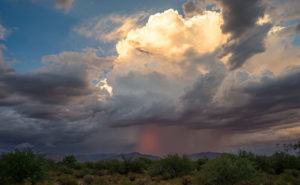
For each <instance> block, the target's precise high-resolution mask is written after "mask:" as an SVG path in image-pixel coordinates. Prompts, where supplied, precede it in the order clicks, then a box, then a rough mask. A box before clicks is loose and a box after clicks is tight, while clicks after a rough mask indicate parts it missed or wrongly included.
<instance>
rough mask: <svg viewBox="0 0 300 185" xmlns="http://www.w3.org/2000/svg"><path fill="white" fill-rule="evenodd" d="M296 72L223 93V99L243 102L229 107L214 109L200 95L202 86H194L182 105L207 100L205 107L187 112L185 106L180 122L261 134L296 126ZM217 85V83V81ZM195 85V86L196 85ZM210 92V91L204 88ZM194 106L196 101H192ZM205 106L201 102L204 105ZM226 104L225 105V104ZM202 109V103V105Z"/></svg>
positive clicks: (299, 112) (299, 111)
mask: <svg viewBox="0 0 300 185" xmlns="http://www.w3.org/2000/svg"><path fill="white" fill-rule="evenodd" d="M299 79H300V68H299V67H294V68H290V69H287V70H286V71H285V72H283V73H282V74H280V75H279V76H278V77H272V78H271V77H268V76H266V77H263V78H261V80H259V81H253V82H251V81H250V82H249V83H248V85H247V86H241V87H235V88H232V89H231V90H230V92H224V93H225V94H226V96H225V97H224V99H231V100H233V102H239V101H244V100H243V98H241V97H242V96H238V94H241V95H243V97H244V98H245V97H247V101H246V102H245V103H241V104H240V105H239V104H238V103H236V105H235V104H233V105H230V106H218V105H214V103H213V102H212V101H211V98H212V97H211V96H205V95H203V92H202V91H203V88H199V87H204V86H203V84H205V83H203V82H202V83H200V84H202V85H200V84H198V85H196V86H195V87H194V88H193V89H191V91H189V92H188V93H187V94H186V96H184V97H183V102H192V100H194V99H195V97H197V95H202V96H200V97H202V98H203V99H205V98H208V99H210V100H209V104H208V106H204V107H203V104H202V102H203V101H199V102H198V103H196V105H193V107H198V109H194V108H193V107H192V109H191V110H194V112H192V111H190V109H189V107H190V106H189V105H192V104H191V103H187V104H186V105H185V106H186V108H185V109H186V111H185V112H186V113H184V114H183V117H182V118H181V119H182V120H184V119H187V120H189V122H190V124H191V125H193V126H192V127H193V128H201V129H203V128H214V129H229V130H230V129H231V130H239V131H246V132H247V131H251V130H252V131H254V130H260V129H261V130H263V129H267V128H270V127H273V126H276V125H282V124H289V123H294V122H297V121H298V120H299V118H300V101H299V100H300V88H299V87H300V86H299V85H300V80H299ZM217 81H218V80H217ZM198 83H199V82H198ZM205 89H211V88H207V87H206V88H205ZM196 102H197V101H196ZM204 102H205V101H204ZM227 103H228V102H227ZM204 105H205V103H204Z"/></svg>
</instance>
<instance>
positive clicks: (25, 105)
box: [0, 0, 300, 152]
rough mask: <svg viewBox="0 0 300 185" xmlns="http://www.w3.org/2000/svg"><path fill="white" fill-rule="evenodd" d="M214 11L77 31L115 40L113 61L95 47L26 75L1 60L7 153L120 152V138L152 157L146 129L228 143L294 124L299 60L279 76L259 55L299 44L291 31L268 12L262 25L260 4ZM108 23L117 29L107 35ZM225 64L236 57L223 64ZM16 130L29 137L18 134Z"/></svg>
mask: <svg viewBox="0 0 300 185" xmlns="http://www.w3.org/2000/svg"><path fill="white" fill-rule="evenodd" d="M194 3H195V2H194ZM189 6H191V5H189ZM217 6H218V7H220V11H214V10H203V11H201V12H200V11H199V12H198V11H196V12H195V11H193V13H192V14H189V16H186V17H184V16H182V15H180V14H179V13H178V11H176V10H173V9H170V10H166V11H164V12H161V13H157V14H153V15H151V16H149V19H148V20H145V17H144V15H145V14H139V15H133V16H129V17H128V19H125V20H126V21H125V22H124V24H121V21H120V20H122V19H123V18H125V17H124V16H120V17H118V16H117V15H114V16H110V17H106V18H105V19H104V20H102V21H101V20H98V19H97V20H96V21H95V20H92V21H91V22H85V23H84V24H82V25H79V26H78V27H76V28H74V30H75V31H76V32H77V33H79V34H81V35H84V36H86V37H88V38H89V39H95V40H97V41H99V43H101V42H103V41H104V42H116V45H115V46H116V53H117V55H116V56H109V57H99V56H98V55H97V50H96V49H88V50H86V51H85V52H61V53H60V54H57V55H48V56H45V57H43V59H42V62H44V63H46V64H47V65H45V66H44V67H42V68H40V69H38V70H35V71H33V72H30V73H23V74H21V73H17V72H16V71H14V70H13V69H12V68H9V67H4V66H5V65H3V64H4V63H6V62H5V61H4V59H1V57H0V87H1V89H0V109H1V111H0V115H1V116H0V123H4V122H5V123H9V124H2V125H1V126H2V128H3V130H5V131H6V134H4V133H1V134H0V135H2V134H3V135H2V136H3V137H5V138H1V141H3V142H2V143H0V144H1V146H4V145H5V147H7V146H8V145H20V144H22V143H29V144H30V145H32V146H36V147H41V146H44V147H45V146H46V148H47V147H49V148H51V147H53V148H55V147H56V146H59V147H62V146H65V145H69V146H71V145H73V144H78V143H80V142H81V144H82V143H85V144H88V143H93V144H94V145H97V144H96V143H98V141H99V140H101V139H99V138H101V136H102V134H103V135H105V138H102V139H103V140H101V146H102V145H103V146H104V145H105V143H109V142H107V140H109V141H113V142H112V143H111V145H114V146H118V147H120V146H119V144H118V142H119V138H122V144H124V146H126V147H125V148H127V149H128V150H129V149H134V147H135V146H136V147H137V148H142V149H143V150H145V151H148V150H147V149H145V148H143V147H141V143H140V142H139V141H138V138H139V137H138V136H139V129H140V128H142V129H141V130H142V133H141V136H140V138H141V139H143V140H145V137H146V136H145V135H143V133H145V134H149V132H147V130H146V131H145V129H146V128H148V127H150V126H149V125H153V124H154V125H156V126H155V128H158V127H161V128H162V127H164V126H170V127H172V128H173V129H174V130H175V131H177V132H178V128H181V127H184V128H185V129H184V130H186V132H188V131H187V130H193V131H195V134H197V133H198V132H196V131H197V130H201V131H203V132H204V130H205V132H206V130H210V131H212V130H213V131H218V133H219V135H220V133H222V134H224V136H226V138H228V137H229V136H230V135H231V134H232V133H236V132H238V133H239V134H243V133H249V132H252V133H255V132H257V131H262V130H268V129H272V128H274V127H278V126H283V125H287V124H297V120H298V119H299V117H300V113H299V111H300V103H299V101H298V100H299V99H300V97H299V94H300V92H299V85H300V84H299V83H300V81H299V79H300V78H299V74H300V71H299V64H298V63H297V62H294V61H296V60H297V56H296V55H293V57H292V58H290V59H289V60H291V61H289V62H288V63H285V64H286V65H282V66H281V67H280V68H278V69H276V70H275V68H272V67H270V66H272V64H271V63H270V61H269V60H267V59H265V60H262V59H261V58H259V56H258V55H260V54H261V55H262V56H264V58H270V57H271V56H270V55H269V52H270V51H273V50H276V51H277V50H281V49H282V48H281V47H280V48H279V49H278V48H277V47H275V48H274V46H275V44H274V43H281V42H283V40H285V39H286V37H287V38H289V39H291V38H292V35H293V34H290V33H288V34H285V32H287V31H286V30H289V27H287V28H282V29H281V31H278V32H275V31H274V33H271V32H270V30H272V29H273V28H274V26H273V23H272V22H271V21H272V19H274V18H273V17H272V15H271V14H270V16H271V17H270V20H268V21H267V22H263V23H262V24H258V23H257V22H258V20H259V18H261V17H264V16H265V10H266V7H265V6H267V5H266V4H262V2H261V1H258V0H255V1H248V0H247V1H240V0H235V1H234V0H222V1H221V0H219V1H217ZM238 6H239V7H241V8H242V10H240V9H238V8H237V7H238ZM246 7H247V8H249V9H247V11H250V12H249V14H247V11H246V10H245V9H246ZM186 11H187V10H186ZM241 11H242V12H241ZM244 11H245V12H244ZM197 12H198V13H197ZM240 14H241V15H240ZM249 15H251V16H249ZM107 22H113V23H115V24H116V26H115V27H112V28H107V30H108V31H103V28H102V27H101V26H103V24H104V23H107ZM83 25H87V27H86V28H85V27H84V26H83ZM294 27H295V26H293V33H294V32H295V31H294ZM274 30H275V29H274ZM282 35H283V36H282ZM265 40H267V44H266V45H265ZM285 46H287V47H285V48H290V49H289V50H282V51H284V53H283V54H282V55H281V56H286V55H288V53H289V51H291V52H293V53H295V51H298V48H297V46H294V45H292V44H287V45H285ZM0 54H1V53H0ZM220 56H227V57H228V56H229V57H228V60H227V61H226V60H224V61H223V59H222V61H221V60H220V58H219V57H220ZM230 56H231V57H230ZM225 58H226V57H225ZM279 58H280V57H279ZM1 61H2V62H1ZM47 62H48V63H47ZM284 62H285V59H284V58H282V63H284ZM1 63H2V64H1ZM248 63H249V65H248ZM267 63H268V64H267ZM264 64H265V65H264ZM251 65H252V67H251ZM249 66H250V67H249ZM253 66H254V67H253ZM262 66H267V68H262ZM250 69H251V70H250ZM16 128H22V129H21V130H22V132H21V131H20V132H19V130H18V132H13V131H14V130H15V129H16ZM31 128H34V130H31ZM162 130H164V129H162ZM114 132H117V133H118V134H117V136H116V135H114V134H113V133H114ZM107 133H109V134H107ZM151 133H152V132H150V134H151ZM161 133H162V134H163V133H166V134H167V135H168V136H169V135H170V137H171V135H172V134H171V133H170V132H168V131H165V130H164V131H161ZM202 134H203V133H202ZM17 135H18V136H17ZM53 135H54V136H55V137H54V136H53ZM185 135H188V134H185ZM40 137H42V138H44V139H41V140H39V139H37V138H40ZM172 137H175V136H174V135H173V136H172ZM14 138H15V139H14ZM159 138H163V139H166V137H159ZM2 139H3V140H2ZM93 139H94V140H93ZM198 139H199V138H198ZM96 140H97V142H96ZM24 141H26V142H24ZM87 141H88V142H87ZM21 142H22V143H21ZM186 142H188V141H186ZM5 143H6V144H5ZM7 143H8V144H7ZM182 143H184V142H183V141H182ZM183 145H184V144H183ZM162 146H163V145H162ZM191 146H196V145H191ZM105 147H106V145H105ZM153 148H155V147H153ZM183 148H185V147H183ZM185 149H186V150H187V151H190V149H189V148H185ZM170 150H171V149H170ZM193 151H194V150H193ZM150 152H151V151H150ZM158 152H159V151H158ZM164 152H167V151H164Z"/></svg>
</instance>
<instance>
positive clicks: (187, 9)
mask: <svg viewBox="0 0 300 185" xmlns="http://www.w3.org/2000/svg"><path fill="white" fill-rule="evenodd" d="M182 8H183V12H184V15H185V16H188V17H189V16H194V15H198V14H201V13H202V12H203V8H202V7H201V6H200V5H198V4H196V3H195V1H187V2H186V3H184V4H183V5H182Z"/></svg>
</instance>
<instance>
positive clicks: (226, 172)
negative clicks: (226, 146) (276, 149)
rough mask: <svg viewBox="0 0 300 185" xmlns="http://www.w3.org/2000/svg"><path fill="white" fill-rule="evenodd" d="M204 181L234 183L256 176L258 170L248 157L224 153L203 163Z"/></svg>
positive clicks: (215, 183)
mask: <svg viewBox="0 0 300 185" xmlns="http://www.w3.org/2000/svg"><path fill="white" fill-rule="evenodd" d="M202 173H204V175H205V176H204V179H203V180H204V182H205V183H206V184H213V185H218V184H222V185H227V184H228V185H229V184H230V185H232V184H235V183H238V182H241V181H248V180H251V179H252V178H254V177H255V175H256V170H255V168H254V167H253V165H252V164H251V162H250V161H249V160H248V159H245V158H242V157H238V156H235V155H229V154H222V155H221V156H219V157H218V158H216V159H211V160H209V161H208V162H207V163H206V164H205V165H203V168H202Z"/></svg>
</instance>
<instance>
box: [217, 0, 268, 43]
mask: <svg viewBox="0 0 300 185" xmlns="http://www.w3.org/2000/svg"><path fill="white" fill-rule="evenodd" d="M217 1H219V2H220V3H221V5H222V15H223V18H224V24H223V26H222V30H223V32H224V33H231V34H233V36H232V37H233V38H237V37H239V36H240V35H241V34H243V33H244V32H246V31H247V30H248V29H251V28H252V27H254V26H255V23H256V21H257V20H258V18H259V17H263V16H264V11H265V7H264V6H263V4H262V1H261V0H242V1H241V0H217Z"/></svg>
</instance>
